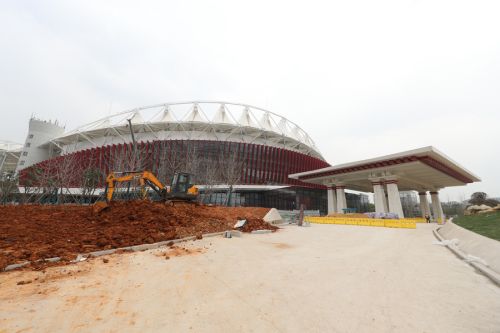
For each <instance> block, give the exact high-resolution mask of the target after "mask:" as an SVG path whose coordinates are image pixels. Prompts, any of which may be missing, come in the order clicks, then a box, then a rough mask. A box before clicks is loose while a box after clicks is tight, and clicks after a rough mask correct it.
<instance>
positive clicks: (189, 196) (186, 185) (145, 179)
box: [94, 171, 198, 212]
mask: <svg viewBox="0 0 500 333" xmlns="http://www.w3.org/2000/svg"><path fill="white" fill-rule="evenodd" d="M134 180H135V181H138V182H139V185H140V187H141V196H142V198H143V199H145V198H146V196H147V193H148V192H147V189H146V185H147V186H149V187H151V188H152V189H153V190H154V191H155V192H156V193H157V194H158V196H159V197H160V199H161V200H162V201H165V202H166V203H169V204H173V203H174V202H189V203H194V202H195V201H196V200H197V199H198V187H196V185H194V176H193V175H192V174H190V173H187V172H177V173H175V174H174V177H173V178H172V183H171V184H170V186H165V185H163V183H162V182H160V181H159V180H158V178H156V176H155V175H154V174H153V173H151V172H150V171H126V172H111V173H110V174H109V175H108V176H107V177H106V190H105V192H104V194H105V197H106V202H102V201H101V202H96V203H95V205H94V211H95V212H100V211H102V210H103V209H105V208H107V207H108V203H109V202H111V201H112V200H113V193H114V192H115V189H116V184H117V183H124V182H131V181H134Z"/></svg>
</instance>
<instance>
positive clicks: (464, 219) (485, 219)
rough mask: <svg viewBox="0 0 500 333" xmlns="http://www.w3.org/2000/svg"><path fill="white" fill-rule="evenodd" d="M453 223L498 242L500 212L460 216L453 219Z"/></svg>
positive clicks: (499, 237) (499, 238)
mask: <svg viewBox="0 0 500 333" xmlns="http://www.w3.org/2000/svg"><path fill="white" fill-rule="evenodd" d="M453 223H455V224H457V225H459V226H461V227H462V228H465V229H469V230H470V231H474V232H475V233H478V234H480V235H483V236H486V237H489V238H493V239H496V240H498V241H500V212H495V213H487V214H478V215H469V216H461V217H457V218H454V219H453Z"/></svg>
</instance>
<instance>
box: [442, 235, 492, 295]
mask: <svg viewBox="0 0 500 333" xmlns="http://www.w3.org/2000/svg"><path fill="white" fill-rule="evenodd" d="M439 229H441V228H436V229H434V230H432V232H433V233H434V236H435V237H436V238H437V239H438V240H439V241H440V242H442V241H443V240H444V237H442V236H441V235H440V234H439ZM445 246H446V247H447V248H448V249H449V250H450V251H451V252H453V254H455V255H456V256H457V257H458V258H460V259H462V260H464V261H465V259H466V258H467V255H466V253H465V252H463V251H462V250H460V249H459V248H458V247H457V246H455V245H453V244H449V245H445ZM467 263H468V264H469V265H471V266H472V267H474V268H475V269H476V270H477V271H479V272H480V273H481V274H483V275H484V276H486V277H487V278H488V279H490V280H491V281H492V282H493V283H495V284H496V285H497V286H499V287H500V274H498V273H497V272H495V271H494V270H492V269H490V268H488V267H486V266H485V265H483V264H481V263H478V262H470V261H467Z"/></svg>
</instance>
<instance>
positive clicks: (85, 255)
mask: <svg viewBox="0 0 500 333" xmlns="http://www.w3.org/2000/svg"><path fill="white" fill-rule="evenodd" d="M224 232H225V231H221V232H212V233H209V234H204V235H202V237H203V238H205V237H214V236H222V235H223V234H224ZM195 239H196V236H189V237H184V238H179V239H172V240H168V241H161V242H158V243H152V244H140V245H133V246H125V247H119V248H116V249H109V250H100V251H94V252H89V253H83V254H81V253H80V254H78V255H77V256H76V258H75V259H74V260H71V261H70V262H71V263H76V262H80V261H81V260H82V259H83V258H85V259H86V258H95V257H100V256H105V255H108V254H113V253H115V252H116V251H131V252H139V251H146V250H152V249H157V248H159V247H162V246H166V245H167V244H168V243H170V242H172V243H174V244H176V243H181V242H187V241H190V240H195ZM60 260H61V258H60V257H53V258H47V259H39V260H36V261H35V262H42V261H48V262H58V261H60ZM30 263H31V261H25V262H23V263H19V264H12V265H8V266H6V267H5V268H4V269H3V271H4V272H7V271H11V270H14V269H17V268H21V267H24V266H27V265H29V264H30Z"/></svg>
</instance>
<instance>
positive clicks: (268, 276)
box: [0, 225, 500, 333]
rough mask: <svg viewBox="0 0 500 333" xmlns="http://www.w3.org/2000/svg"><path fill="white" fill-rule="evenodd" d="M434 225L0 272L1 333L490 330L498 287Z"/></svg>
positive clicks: (497, 320)
mask: <svg viewBox="0 0 500 333" xmlns="http://www.w3.org/2000/svg"><path fill="white" fill-rule="evenodd" d="M432 227H433V226H431V225H419V226H418V229H416V230H411V229H388V228H374V227H356V226H336V225H313V226H312V227H310V228H298V227H286V228H284V229H282V230H280V231H279V232H276V233H274V234H264V235H244V236H243V237H242V238H232V239H224V238H206V239H203V240H200V241H196V242H192V243H189V244H187V245H186V247H187V248H188V249H189V250H184V249H181V248H177V249H161V250H155V251H147V252H141V253H126V254H120V255H112V256H108V257H106V259H108V260H109V262H107V263H104V262H103V259H102V258H99V259H95V260H92V261H88V262H82V263H79V264H77V265H69V266H64V267H54V268H49V269H47V270H46V272H45V273H43V272H33V271H25V272H9V273H3V274H0V328H1V329H0V332H141V333H144V332H235V331H237V332H304V331H307V332H499V331H500V316H499V315H498V314H499V313H500V288H498V287H496V286H495V285H493V284H492V283H490V282H489V280H487V279H486V278H484V277H483V276H482V275H479V274H477V273H476V272H475V271H474V270H473V269H472V268H471V267H470V266H469V265H467V264H466V263H464V262H462V261H460V260H459V259H457V258H456V257H455V256H454V255H453V254H451V253H450V252H449V250H448V249H446V248H443V247H440V246H437V245H432V242H433V241H434V237H433V235H432V232H431V228H432ZM166 252H168V253H166ZM165 255H168V257H169V259H166V258H165ZM20 281H24V282H29V281H31V283H27V284H22V285H17V283H18V282H20ZM2 329H3V331H2Z"/></svg>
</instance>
